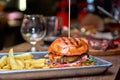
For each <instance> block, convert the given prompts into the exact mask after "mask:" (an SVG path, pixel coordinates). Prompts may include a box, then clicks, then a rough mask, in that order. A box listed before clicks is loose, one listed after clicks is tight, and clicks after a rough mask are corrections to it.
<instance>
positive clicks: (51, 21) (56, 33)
mask: <svg viewBox="0 0 120 80" xmlns="http://www.w3.org/2000/svg"><path fill="white" fill-rule="evenodd" d="M45 21H46V26H47V34H46V36H45V38H44V43H45V45H47V46H49V45H50V44H51V43H52V42H53V41H54V40H55V39H56V38H58V37H60V36H61V35H62V24H63V19H62V18H61V17H57V16H46V17H45Z"/></svg>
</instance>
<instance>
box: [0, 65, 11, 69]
mask: <svg viewBox="0 0 120 80" xmlns="http://www.w3.org/2000/svg"><path fill="white" fill-rule="evenodd" d="M2 69H6V70H10V69H11V67H10V64H7V65H5V66H4V67H3V68H2Z"/></svg>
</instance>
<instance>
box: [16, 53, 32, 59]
mask: <svg viewBox="0 0 120 80" xmlns="http://www.w3.org/2000/svg"><path fill="white" fill-rule="evenodd" d="M32 58H33V55H32V54H31V53H23V54H19V55H15V59H25V60H27V59H32Z"/></svg>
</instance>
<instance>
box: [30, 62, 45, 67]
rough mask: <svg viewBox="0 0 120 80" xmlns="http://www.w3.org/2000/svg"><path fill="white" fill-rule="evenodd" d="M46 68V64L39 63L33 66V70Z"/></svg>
mask: <svg viewBox="0 0 120 80" xmlns="http://www.w3.org/2000/svg"><path fill="white" fill-rule="evenodd" d="M44 66H45V64H44V63H39V64H32V65H31V68H43V67H44Z"/></svg>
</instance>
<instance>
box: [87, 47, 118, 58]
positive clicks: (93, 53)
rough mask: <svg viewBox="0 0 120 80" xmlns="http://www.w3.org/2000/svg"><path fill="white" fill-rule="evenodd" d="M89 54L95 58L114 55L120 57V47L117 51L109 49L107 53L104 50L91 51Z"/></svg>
mask: <svg viewBox="0 0 120 80" xmlns="http://www.w3.org/2000/svg"><path fill="white" fill-rule="evenodd" d="M89 54H90V55H93V56H112V55H120V47H118V48H115V49H108V50H106V51H103V50H95V49H89Z"/></svg>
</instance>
